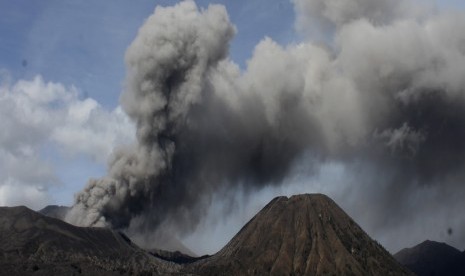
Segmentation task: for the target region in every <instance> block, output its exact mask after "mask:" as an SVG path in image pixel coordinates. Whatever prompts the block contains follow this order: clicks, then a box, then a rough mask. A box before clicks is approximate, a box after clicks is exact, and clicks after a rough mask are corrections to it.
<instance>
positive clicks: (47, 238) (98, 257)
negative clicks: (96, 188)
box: [0, 207, 177, 275]
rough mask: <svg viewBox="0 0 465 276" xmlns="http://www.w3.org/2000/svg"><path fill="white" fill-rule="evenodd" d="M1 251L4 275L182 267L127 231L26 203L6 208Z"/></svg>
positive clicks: (0, 220)
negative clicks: (73, 221) (74, 220)
mask: <svg viewBox="0 0 465 276" xmlns="http://www.w3.org/2000/svg"><path fill="white" fill-rule="evenodd" d="M0 252H1V255H0V271H2V273H4V275H6V274H8V275H74V274H84V275H130V274H138V275H143V274H144V273H145V274H147V275H152V273H153V274H155V275H167V274H169V273H171V272H172V271H176V267H177V265H176V264H174V263H168V262H164V261H162V260H160V259H158V258H155V257H154V256H152V255H150V254H148V253H147V252H145V251H144V250H142V249H140V248H138V247H137V246H136V245H134V244H133V243H132V242H131V241H130V240H129V239H128V238H127V237H126V236H125V235H124V234H121V233H118V232H115V231H113V230H110V229H104V228H85V227H76V226H73V225H70V224H68V223H65V222H63V221H61V220H58V219H54V218H50V217H47V216H44V215H42V214H39V213H36V212H34V211H32V210H30V209H28V208H26V207H1V208H0Z"/></svg>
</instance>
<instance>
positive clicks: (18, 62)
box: [0, 0, 296, 209]
mask: <svg viewBox="0 0 465 276" xmlns="http://www.w3.org/2000/svg"><path fill="white" fill-rule="evenodd" d="M176 2H177V1H172V0H165V1H148V0H144V1H137V2H136V3H132V2H131V3H129V2H128V1H121V0H118V1H112V2H111V4H110V3H109V2H106V1H102V2H91V1H82V2H81V1H80V2H76V1H55V0H52V1H28V0H21V1H1V2H0V37H1V43H0V53H1V54H0V55H1V57H0V70H1V72H2V76H4V78H3V81H2V84H3V85H5V84H6V83H9V85H10V86H14V84H15V83H17V82H18V81H20V80H25V81H32V80H33V79H34V78H36V77H39V78H40V81H41V82H42V85H43V86H45V85H46V84H47V83H54V84H60V85H62V86H63V87H64V89H65V90H67V91H69V90H75V93H76V98H75V99H74V100H73V102H75V103H81V102H83V101H86V99H87V100H92V101H95V102H96V103H97V104H98V107H96V109H97V110H99V112H102V113H105V114H106V115H107V116H112V115H111V113H112V112H113V111H114V110H115V109H116V108H118V105H119V95H120V94H121V91H122V85H123V81H124V77H125V73H126V71H125V65H124V54H125V51H126V49H127V47H128V46H129V44H130V43H131V41H132V40H133V39H134V37H135V35H136V34H137V30H138V29H139V27H140V26H141V25H142V23H143V22H144V20H145V19H146V18H147V17H148V16H149V15H150V14H152V13H153V10H154V9H155V7H156V6H157V5H162V6H167V5H172V4H174V3H176ZM198 3H199V5H200V6H203V7H207V6H208V4H209V3H210V1H198ZM213 3H220V4H223V5H226V7H227V9H228V12H229V13H230V16H231V20H232V21H233V22H235V24H236V26H237V29H238V30H239V31H238V33H237V35H236V38H235V40H234V41H233V43H232V46H231V57H232V59H233V60H234V61H236V62H237V63H238V64H239V65H240V66H245V63H246V60H247V59H248V58H249V57H250V56H251V54H252V51H253V48H254V46H255V45H256V44H257V43H258V42H259V41H260V40H261V39H262V38H263V37H265V36H269V37H272V38H273V39H275V40H276V41H279V42H282V43H288V42H290V41H293V40H295V39H296V36H295V32H294V30H293V9H292V5H291V4H290V3H289V2H287V1H275V2H274V3H273V4H271V5H270V4H269V3H268V1H264V0H262V1H244V2H238V1H217V2H213ZM278 17H279V18H280V20H275V18H278ZM39 89H40V88H39ZM38 93H40V92H38ZM47 108H48V107H45V108H43V109H44V110H43V111H44V112H47ZM62 111H64V110H62ZM4 116H7V117H8V116H10V115H9V114H4ZM87 123H88V122H82V123H81V124H80V125H79V127H78V128H79V129H74V130H73V131H81V130H83V129H85V128H88V127H89V125H86V124H87ZM62 127H64V126H62ZM115 127H116V126H115ZM52 128H53V127H52ZM107 128H108V129H107V134H103V135H108V134H109V133H108V132H111V131H117V132H118V130H114V129H110V128H112V127H107ZM118 128H121V129H120V130H119V132H122V131H123V128H126V129H124V130H125V132H126V131H127V133H118V135H120V136H122V137H120V138H112V139H117V140H118V139H119V140H120V141H114V142H113V143H116V142H120V143H126V142H129V141H131V139H134V138H133V137H132V136H133V135H134V134H133V130H132V128H131V127H130V126H128V125H126V124H123V126H118ZM131 132H132V133H131ZM101 134H102V133H101ZM12 135H13V134H12ZM18 135H22V134H20V133H18ZM25 135H27V134H25ZM70 135H71V134H70ZM87 138H88V139H89V140H97V139H102V136H99V135H96V136H93V134H90V136H87ZM32 142H33V143H34V145H33V147H34V150H33V151H34V154H33V155H34V158H35V159H37V162H40V163H41V164H43V165H44V166H45V167H47V168H48V170H49V172H48V173H47V174H48V175H47V177H46V179H47V180H46V181H40V182H41V183H40V182H39V183H38V181H33V182H28V183H24V182H23V181H17V177H15V176H11V177H5V178H6V179H5V180H1V186H0V187H1V188H0V191H1V192H0V204H3V205H17V204H25V205H27V206H29V207H32V208H35V209H37V208H41V207H42V206H45V205H47V204H60V205H70V204H72V202H73V194H74V193H75V192H77V191H79V190H80V189H81V188H82V187H83V184H84V183H86V182H87V180H88V179H89V178H90V177H98V176H101V175H103V174H104V173H105V167H106V158H107V156H108V155H109V154H110V152H111V148H112V147H111V146H110V147H107V148H106V149H102V147H100V152H96V151H94V152H93V153H92V152H91V151H93V150H91V149H89V150H85V149H83V147H85V146H83V145H80V146H79V145H72V144H73V143H75V141H67V142H64V141H62V142H63V143H65V144H66V145H64V144H63V143H61V142H59V141H56V139H54V138H51V137H41V138H40V139H39V138H38V139H37V140H36V141H32ZM80 142H83V141H80ZM80 142H79V143H80ZM83 143H92V142H89V141H86V142H83ZM107 143H111V141H107ZM90 147H92V146H90ZM5 154H6V153H5ZM2 157H3V156H2ZM4 158H5V159H6V157H4ZM2 159H3V158H2ZM0 162H2V163H3V164H2V163H0V164H1V165H2V166H3V167H7V166H6V163H7V162H9V161H6V160H2V161H0ZM3 171H5V169H3ZM3 174H7V172H3ZM34 178H35V179H38V178H36V177H34ZM7 179H8V180H7ZM44 180H45V179H44ZM12 182H15V183H16V182H23V183H17V184H9V183H12ZM6 183H8V184H6ZM20 185H21V186H24V187H26V189H27V190H28V191H29V193H31V195H29V194H27V195H17V196H12V193H14V191H16V189H17V188H16V187H17V186H20Z"/></svg>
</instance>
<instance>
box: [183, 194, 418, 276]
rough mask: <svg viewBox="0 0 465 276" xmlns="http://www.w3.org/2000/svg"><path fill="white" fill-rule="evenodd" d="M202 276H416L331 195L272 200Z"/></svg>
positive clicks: (207, 263)
mask: <svg viewBox="0 0 465 276" xmlns="http://www.w3.org/2000/svg"><path fill="white" fill-rule="evenodd" d="M189 266H190V267H189V268H190V271H192V272H197V273H199V275H411V273H410V272H409V271H408V270H407V269H405V268H404V267H402V266H401V265H400V264H399V263H398V262H397V261H396V260H395V259H394V258H393V257H392V256H391V255H390V254H389V252H387V251H386V250H385V249H384V248H383V247H381V246H380V245H379V244H378V243H377V242H375V241H373V240H372V239H371V238H370V237H369V236H368V235H367V234H366V233H365V232H364V231H363V230H362V229H361V228H360V227H359V226H358V225H357V224H356V223H355V222H354V221H353V220H352V219H351V218H350V217H349V216H348V215H347V214H346V213H345V212H344V211H343V210H342V209H341V208H339V206H337V205H336V203H334V201H332V200H331V199H330V198H329V197H327V196H325V195H320V194H313V195H309V194H306V195H298V196H292V197H290V198H287V197H278V198H275V199H274V200H272V201H271V202H270V203H269V204H268V205H267V206H266V207H265V208H263V209H262V210H261V211H260V212H259V213H258V214H257V215H256V216H255V217H254V218H253V219H252V220H250V221H249V222H248V223H247V224H246V225H245V226H244V227H243V228H242V229H241V231H240V232H239V233H238V234H237V235H236V236H235V237H234V238H233V239H232V240H231V241H230V242H229V243H228V244H227V245H226V246H225V247H224V248H223V249H222V250H221V251H219V252H218V253H217V254H215V255H213V256H212V257H210V258H206V259H203V260H199V261H197V262H194V263H192V264H191V265H189Z"/></svg>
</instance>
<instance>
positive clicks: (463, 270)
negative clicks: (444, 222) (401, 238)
mask: <svg viewBox="0 0 465 276" xmlns="http://www.w3.org/2000/svg"><path fill="white" fill-rule="evenodd" d="M394 257H395V258H396V260H398V261H399V262H400V263H401V264H403V265H405V266H406V267H407V268H409V269H410V270H411V271H413V272H414V273H415V274H417V275H418V276H431V275H436V276H439V275H449V276H454V275H457V276H463V275H465V253H463V252H460V251H459V250H458V249H456V248H454V247H452V246H450V245H448V244H446V243H440V242H435V241H428V240H427V241H424V242H422V243H420V244H418V245H416V246H414V247H412V248H405V249H402V250H401V251H399V252H398V253H396V254H394Z"/></svg>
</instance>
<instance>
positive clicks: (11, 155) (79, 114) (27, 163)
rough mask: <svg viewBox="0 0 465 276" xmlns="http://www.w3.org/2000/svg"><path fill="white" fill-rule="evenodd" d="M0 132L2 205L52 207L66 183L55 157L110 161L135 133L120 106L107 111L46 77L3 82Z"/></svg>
mask: <svg viewBox="0 0 465 276" xmlns="http://www.w3.org/2000/svg"><path fill="white" fill-rule="evenodd" d="M0 129H1V130H2V131H0V205H19V204H24V205H27V206H29V207H31V208H40V207H42V206H44V205H46V204H49V203H51V202H52V197H51V195H50V194H49V189H50V188H51V187H55V188H56V187H58V186H59V185H60V184H62V183H61V180H60V179H59V177H58V176H57V173H56V171H55V168H54V164H53V163H54V162H53V160H52V159H60V158H74V157H77V156H86V157H90V158H91V159H92V160H95V161H96V162H99V163H105V162H106V160H107V159H108V157H109V155H110V154H111V153H112V150H113V148H115V146H117V145H121V144H128V143H130V142H132V139H133V137H134V135H135V134H134V132H135V131H134V126H133V125H132V123H131V122H130V121H129V119H128V117H127V116H126V115H125V114H124V112H123V111H122V110H121V108H120V107H116V108H115V109H113V110H106V109H105V108H104V107H102V106H101V105H100V104H99V103H98V102H96V101H95V100H93V99H90V98H87V99H81V98H80V95H79V91H78V89H77V88H76V87H73V86H71V87H65V86H64V85H62V84H60V83H54V82H46V81H44V80H43V78H42V77H41V76H36V77H35V78H34V79H32V80H19V81H17V82H15V83H13V84H11V81H9V80H8V79H7V78H4V79H3V80H2V81H1V84H0ZM50 151H54V152H57V153H53V154H55V155H58V156H57V157H56V156H54V157H53V158H52V157H50V155H51V154H52V153H50ZM83 173H85V172H83Z"/></svg>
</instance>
